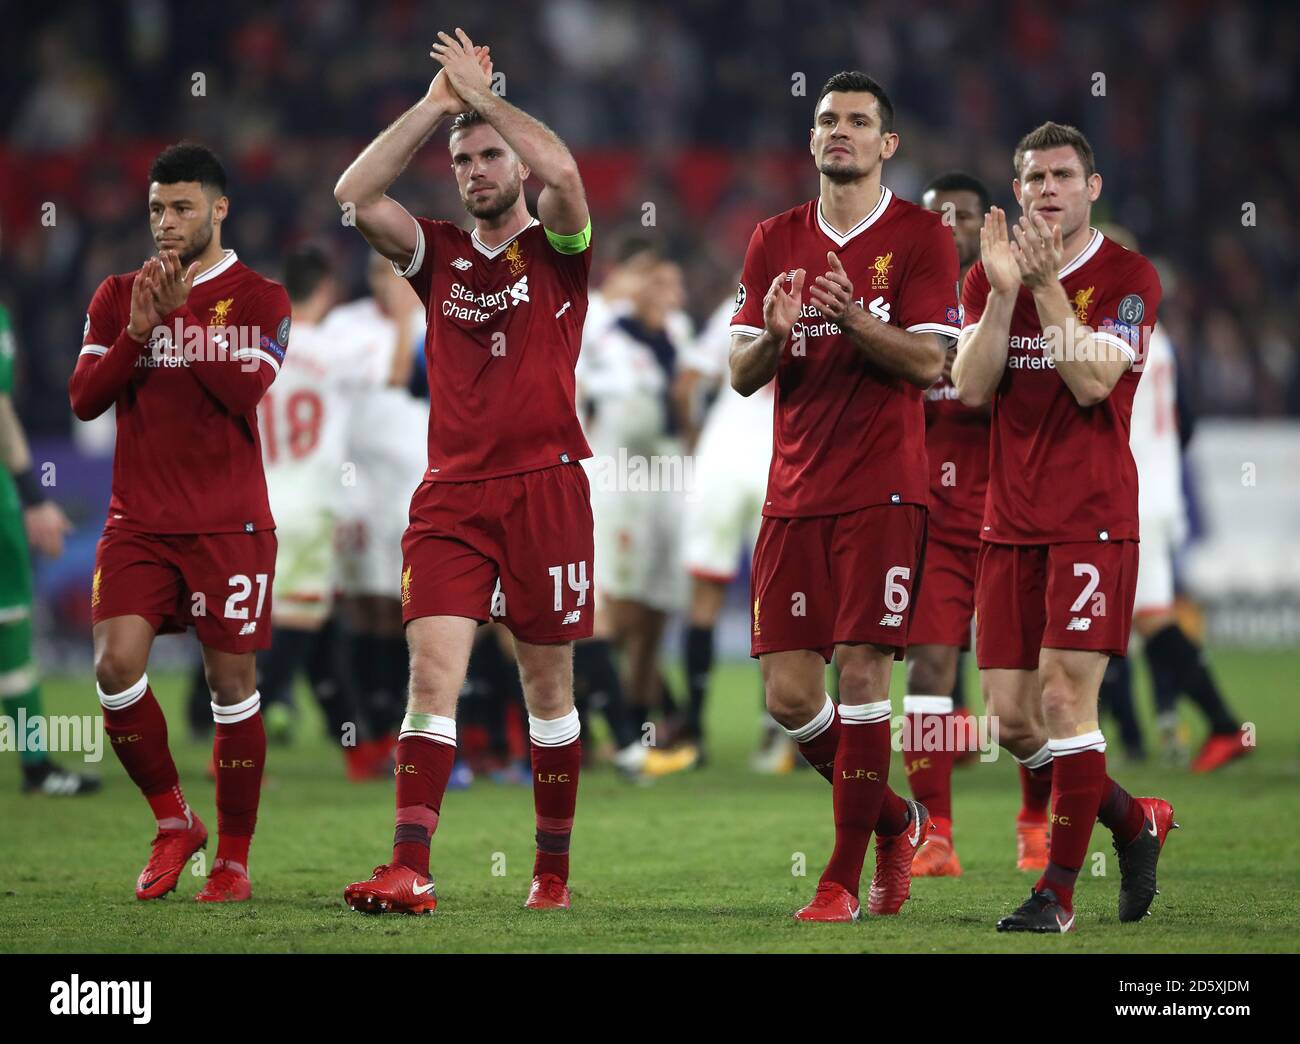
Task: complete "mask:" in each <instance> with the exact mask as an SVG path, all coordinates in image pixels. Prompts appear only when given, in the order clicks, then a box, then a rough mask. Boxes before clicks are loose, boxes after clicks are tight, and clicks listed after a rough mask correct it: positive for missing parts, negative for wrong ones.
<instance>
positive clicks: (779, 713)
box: [758, 649, 826, 729]
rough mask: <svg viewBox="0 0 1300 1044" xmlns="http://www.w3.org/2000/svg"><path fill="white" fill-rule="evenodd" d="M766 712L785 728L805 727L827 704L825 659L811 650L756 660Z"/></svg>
mask: <svg viewBox="0 0 1300 1044" xmlns="http://www.w3.org/2000/svg"><path fill="white" fill-rule="evenodd" d="M758 665H759V669H760V670H761V671H762V674H763V688H764V691H765V692H766V694H767V710H768V713H769V714H771V715H772V717H773V718H775V719H776V720H777V722H779V723H780V724H781V725H784V726H785V727H786V728H788V729H793V728H798V727H799V726H800V725H805V724H807V723H808V722H809V721H811V720H812V718H813V717H814V716H815V715H816V714H817V712H818V711H820V710H821V709H822V707H823V706H824V705H825V703H826V658H825V657H824V656H823V655H822V654H821V653H820V652H817V651H814V650H811V649H788V650H784V651H780V652H770V653H763V654H762V655H760V656H759V658H758Z"/></svg>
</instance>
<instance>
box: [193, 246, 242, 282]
mask: <svg viewBox="0 0 1300 1044" xmlns="http://www.w3.org/2000/svg"><path fill="white" fill-rule="evenodd" d="M238 260H239V258H237V257H236V256H235V252H234V251H233V250H227V251H226V252H225V253H224V254H223V255H222V257H221V260H220V261H218V262H217V263H216V264H215V265H213V266H212V267H211V268H209V269H208V270H207V271H206V272H204V273H203V274H202V275H200V276H195V277H194V285H195V286H198V285H199V284H200V283H206V282H207V281H208V280H209V279H215V278H216V277H217V276H219V275H221V273H222V272H224V271H225V270H226V269H228V268H229V267H230V266H231V265H233V264H234V263H235V262H236V261H238Z"/></svg>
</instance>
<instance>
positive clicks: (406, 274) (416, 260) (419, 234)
mask: <svg viewBox="0 0 1300 1044" xmlns="http://www.w3.org/2000/svg"><path fill="white" fill-rule="evenodd" d="M411 220H412V221H415V218H414V217H412V218H411ZM422 264H424V229H423V228H422V227H421V226H420V223H419V222H418V221H415V253H413V254H412V255H411V260H410V262H409V263H408V264H407V266H406V267H405V268H399V267H398V265H397V262H396V261H394V262H393V271H394V272H396V273H397V274H398V275H399V276H401V277H402V278H403V279H409V278H410V277H411V276H413V275H415V273H416V272H418V271H419V270H420V266H421V265H422Z"/></svg>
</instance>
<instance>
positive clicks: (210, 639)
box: [170, 529, 276, 688]
mask: <svg viewBox="0 0 1300 1044" xmlns="http://www.w3.org/2000/svg"><path fill="white" fill-rule="evenodd" d="M170 545H171V547H172V550H173V561H175V563H176V566H177V568H178V569H179V570H180V572H181V576H182V577H183V578H184V583H185V606H186V610H187V612H188V614H189V617H190V619H189V622H190V623H192V624H193V626H194V633H195V634H196V635H197V636H198V639H199V641H200V643H202V644H203V645H204V646H205V647H207V648H211V649H215V650H218V651H220V652H225V653H232V654H235V655H240V654H244V653H249V654H251V653H253V652H255V651H256V650H258V649H267V648H270V645H271V605H272V598H271V588H272V585H273V584H274V582H275V557H276V538H275V532H274V531H273V530H269V529H265V530H261V531H259V532H256V533H211V534H201V535H196V536H186V537H173V538H172V539H171V541H170ZM250 659H251V657H250ZM223 679H224V675H223ZM229 685H231V686H236V687H237V683H236V682H234V681H233V680H231V681H229ZM223 688H225V686H224V685H223Z"/></svg>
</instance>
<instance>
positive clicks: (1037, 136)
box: [1011, 120, 1097, 178]
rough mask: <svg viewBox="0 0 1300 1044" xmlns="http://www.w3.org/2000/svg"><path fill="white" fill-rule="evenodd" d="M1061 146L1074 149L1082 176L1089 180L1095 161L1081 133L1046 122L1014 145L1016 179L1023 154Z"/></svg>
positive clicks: (1090, 147)
mask: <svg viewBox="0 0 1300 1044" xmlns="http://www.w3.org/2000/svg"><path fill="white" fill-rule="evenodd" d="M1063 145H1069V146H1070V147H1071V148H1072V149H1074V151H1075V153H1076V154H1077V155H1078V157H1079V162H1080V163H1082V164H1083V176H1084V177H1085V178H1090V177H1092V176H1093V174H1095V173H1096V171H1097V160H1096V157H1095V156H1094V154H1093V151H1092V146H1091V145H1090V144H1088V139H1087V138H1085V137H1084V135H1083V131H1081V130H1079V128H1078V127H1071V126H1070V125H1069V124H1066V123H1053V122H1052V121H1051V120H1048V121H1047V122H1046V123H1044V124H1042V125H1041V126H1038V127H1035V128H1034V129H1033V130H1031V131H1030V132H1029V133H1028V134H1026V135H1025V136H1024V137H1023V138H1021V139H1020V142H1019V144H1017V145H1016V153H1015V156H1014V157H1012V160H1011V163H1012V165H1013V166H1014V167H1015V168H1016V177H1020V164H1021V163H1023V162H1024V160H1025V153H1026V152H1028V151H1029V150H1030V149H1059V148H1061V147H1062V146H1063Z"/></svg>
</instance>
